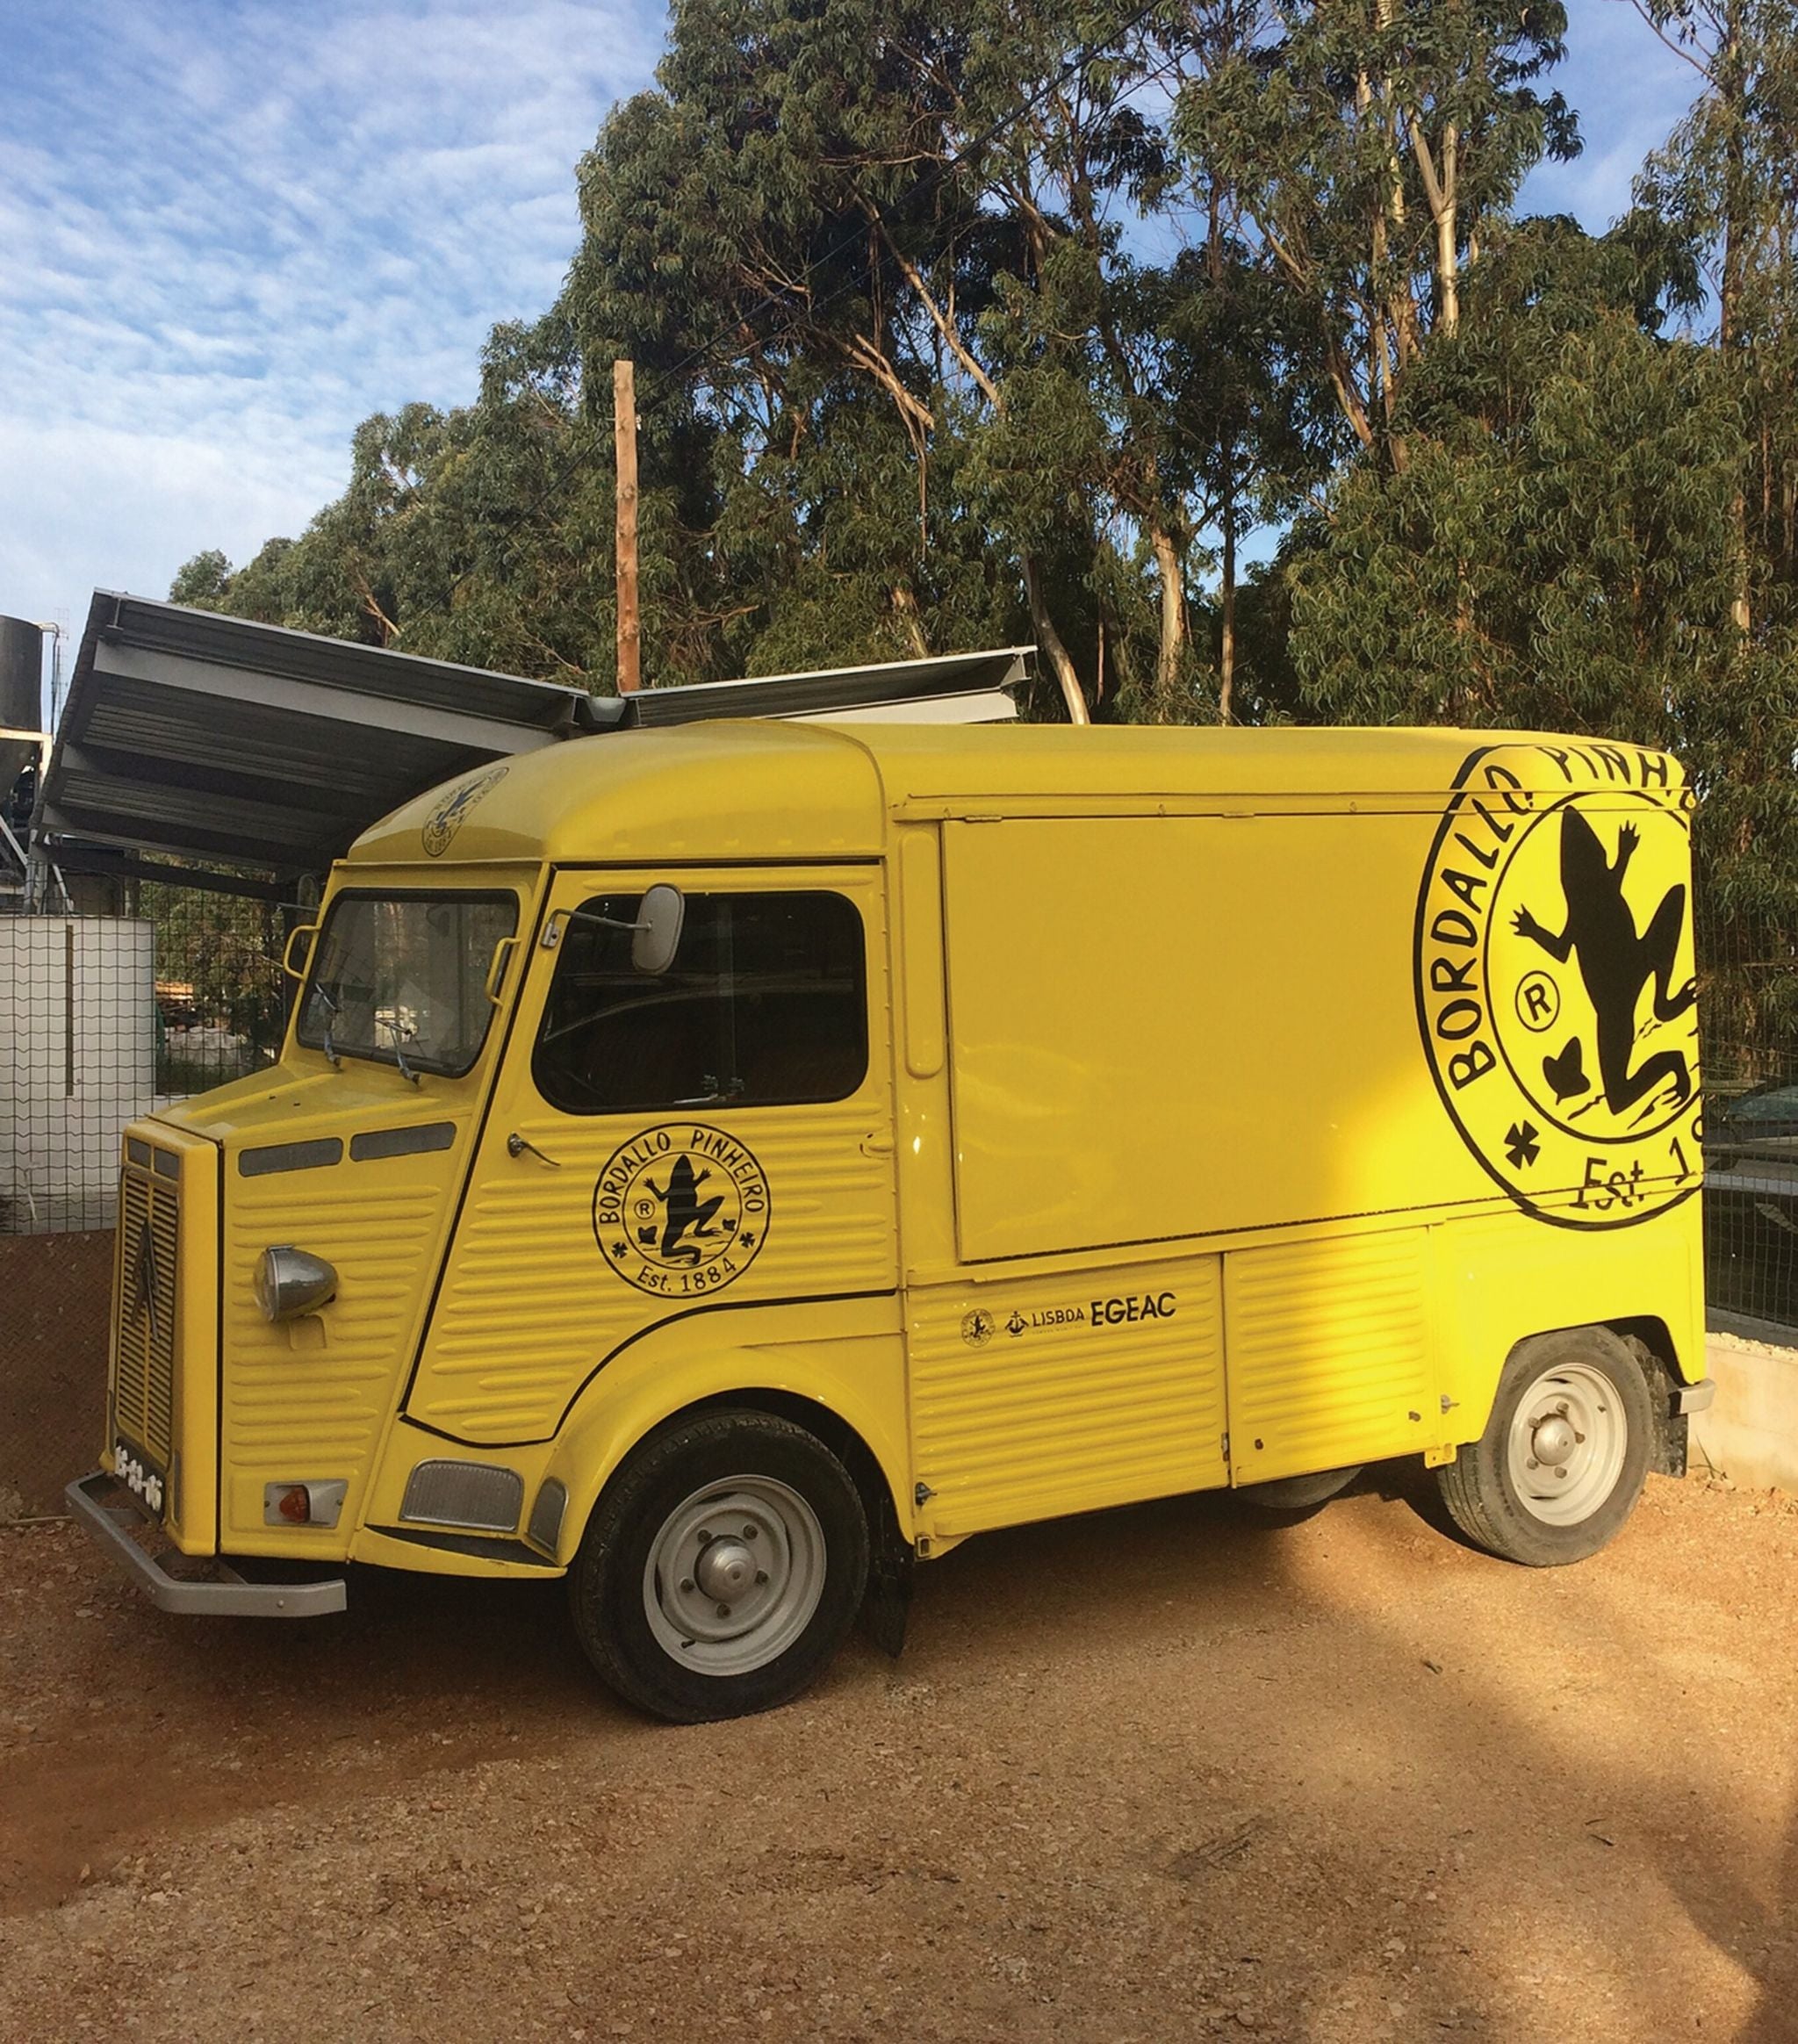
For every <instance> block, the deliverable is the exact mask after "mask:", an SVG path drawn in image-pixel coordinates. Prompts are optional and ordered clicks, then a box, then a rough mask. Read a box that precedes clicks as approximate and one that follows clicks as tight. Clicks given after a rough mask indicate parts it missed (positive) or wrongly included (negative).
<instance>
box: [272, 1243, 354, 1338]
mask: <svg viewBox="0 0 1798 2044" xmlns="http://www.w3.org/2000/svg"><path fill="white" fill-rule="evenodd" d="M336 1292H337V1273H336V1271H335V1270H334V1269H333V1268H332V1266H331V1265H330V1264H329V1263H327V1262H326V1261H325V1259H324V1258H323V1257H322V1256H308V1255H307V1253H306V1250H304V1249H295V1248H294V1247H293V1246H292V1244H291V1242H288V1243H283V1244H281V1245H280V1246H279V1247H277V1248H275V1249H264V1250H263V1253H262V1255H261V1256H258V1257H257V1259H256V1275H255V1293H256V1304H257V1305H258V1306H261V1307H262V1309H263V1313H266V1314H267V1315H268V1317H269V1318H270V1320H271V1321H284V1320H298V1318H299V1316H300V1315H301V1314H302V1313H311V1312H312V1311H313V1309H314V1307H316V1306H323V1305H324V1304H325V1303H326V1302H327V1300H328V1299H333V1298H334V1297H335V1296H336Z"/></svg>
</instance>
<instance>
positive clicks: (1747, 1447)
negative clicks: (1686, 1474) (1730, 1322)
mask: <svg viewBox="0 0 1798 2044" xmlns="http://www.w3.org/2000/svg"><path fill="white" fill-rule="evenodd" d="M1705 1367H1706V1369H1707V1370H1708V1372H1709V1373H1710V1375H1711V1376H1712V1377H1714V1378H1715V1379H1716V1385H1717V1397H1716V1403H1715V1405H1714V1406H1713V1407H1711V1409H1710V1410H1709V1411H1708V1413H1694V1414H1693V1419H1692V1470H1693V1473H1694V1475H1697V1474H1701V1473H1703V1472H1706V1471H1707V1470H1708V1471H1709V1472H1711V1473H1714V1474H1715V1475H1717V1476H1722V1477H1727V1478H1728V1479H1729V1480H1730V1482H1731V1483H1733V1484H1734V1485H1735V1486H1736V1487H1737V1489H1738V1490H1772V1489H1775V1488H1777V1489H1780V1490H1784V1491H1792V1492H1794V1493H1798V1349H1786V1348H1777V1347H1775V1346H1774V1345H1773V1343H1772V1342H1753V1341H1749V1340H1748V1339H1746V1338H1745V1337H1744V1336H1743V1335H1733V1334H1715V1333H1714V1334H1712V1335H1710V1336H1709V1338H1708V1341H1707V1342H1706V1343H1705Z"/></svg>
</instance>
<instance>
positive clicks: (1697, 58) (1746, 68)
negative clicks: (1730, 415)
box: [1637, 0, 1798, 635]
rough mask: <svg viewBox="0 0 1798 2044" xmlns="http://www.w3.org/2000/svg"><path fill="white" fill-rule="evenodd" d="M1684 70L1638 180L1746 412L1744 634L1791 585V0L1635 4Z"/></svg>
mask: <svg viewBox="0 0 1798 2044" xmlns="http://www.w3.org/2000/svg"><path fill="white" fill-rule="evenodd" d="M1638 5H1639V6H1640V9H1641V11H1642V12H1643V14H1644V15H1645V16H1646V17H1647V18H1648V19H1649V20H1650V22H1651V24H1652V25H1654V27H1655V28H1656V29H1657V31H1658V32H1659V33H1660V34H1661V35H1662V37H1663V38H1664V40H1665V41H1666V42H1667V43H1668V44H1669V45H1670V46H1671V47H1672V48H1674V49H1675V50H1677V51H1678V52H1679V54H1680V55H1681V56H1682V57H1684V58H1685V59H1686V61H1687V62H1688V63H1689V64H1690V66H1691V67H1692V69H1693V71H1694V75H1695V82H1696V83H1697V85H1698V90H1697V94H1696V96H1695V97H1694V101H1693V104H1692V106H1691V108H1690V110H1689V112H1687V115H1686V117H1685V119H1683V120H1681V121H1680V122H1679V125H1678V126H1677V127H1676V128H1675V129H1674V131H1673V133H1672V136H1671V137H1670V139H1669V140H1668V142H1667V144H1666V146H1665V148H1662V149H1660V150H1658V151H1657V152H1656V154H1655V155H1653V156H1651V158H1650V160H1649V162H1648V163H1647V164H1646V165H1645V166H1644V168H1643V174H1642V176H1641V177H1640V178H1639V179H1638V180H1637V198H1638V200H1639V202H1640V204H1641V205H1643V208H1644V209H1646V210H1649V211H1651V212H1653V213H1655V214H1656V215H1658V217H1660V218H1661V219H1663V220H1665V221H1666V222H1668V223H1669V224H1670V225H1671V226H1672V228H1673V229H1674V230H1675V231H1676V232H1677V233H1679V234H1681V235H1683V236H1684V237H1685V239H1686V241H1687V244H1688V245H1689V246H1690V247H1691V248H1693V249H1694V251H1695V252H1696V254H1697V255H1698V257H1699V259H1700V261H1701V263H1702V265H1703V269H1704V273H1705V277H1706V280H1707V282H1708V286H1709V290H1710V294H1711V305H1712V306H1713V307H1714V310H1715V328H1714V332H1713V338H1714V339H1715V343H1716V345H1717V347H1718V349H1720V350H1721V352H1722V356H1723V357H1724V359H1725V360H1726V362H1727V363H1729V365H1730V371H1731V373H1732V374H1733V375H1734V377H1735V378H1737V383H1738V385H1739V388H1740V392H1741V396H1742V400H1743V403H1744V407H1745V408H1746V412H1747V420H1746V437H1747V442H1748V447H1749V455H1750V459H1749V467H1748V472H1747V473H1746V474H1745V475H1744V487H1743V492H1742V495H1741V499H1740V501H1739V502H1738V504H1737V546H1738V551H1739V557H1740V558H1739V571H1738V587H1737V594H1736V600H1735V605H1734V611H1733V619H1734V623H1735V625H1736V628H1737V630H1738V631H1740V632H1742V633H1743V634H1744V635H1746V634H1748V633H1749V632H1750V631H1751V630H1752V628H1753V625H1754V623H1755V619H1756V614H1757V612H1758V611H1761V610H1764V609H1765V608H1766V606H1768V605H1769V604H1772V605H1773V608H1774V612H1775V614H1776V615H1778V616H1779V617H1780V618H1783V617H1785V616H1787V615H1788V614H1789V611H1790V608H1791V599H1792V593H1793V590H1794V586H1798V181H1794V176H1793V168H1792V167H1793V163H1794V160H1798V16H1794V12H1793V10H1792V8H1791V6H1790V4H1789V0H1638Z"/></svg>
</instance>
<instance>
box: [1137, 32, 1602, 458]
mask: <svg viewBox="0 0 1798 2044" xmlns="http://www.w3.org/2000/svg"><path fill="white" fill-rule="evenodd" d="M1565 27H1566V15H1565V11H1564V8H1563V7H1562V6H1560V5H1559V4H1557V0H1546V4H1543V5H1532V6H1529V7H1526V8H1519V7H1516V6H1507V5H1505V4H1502V0H1461V4H1456V5H1454V6H1442V5H1439V4H1432V0H1329V4H1323V0H1270V4H1269V5H1267V6H1266V7H1265V8H1260V7H1253V6H1248V5H1245V4H1242V0H1190V16H1189V25H1188V28H1187V30H1186V32H1185V35H1184V39H1183V40H1184V47H1185V48H1186V50H1187V51H1188V52H1189V53H1190V72H1189V75H1188V76H1186V78H1185V79H1184V82H1183V86H1182V89H1181V92H1180V97H1179V105H1178V110H1177V114H1176V120H1175V124H1174V133H1175V135H1176V140H1177V141H1178V143H1179V146H1180V148H1181V151H1182V154H1183V157H1184V159H1185V161H1186V162H1187V163H1188V165H1189V166H1190V169H1191V171H1192V174H1193V175H1194V176H1195V177H1196V178H1197V179H1199V180H1201V181H1203V182H1205V183H1208V184H1215V185H1219V186H1221V187H1223V188H1224V189H1226V190H1227V191H1230V192H1232V193H1233V195H1234V197H1235V200H1236V203H1237V205H1239V206H1240V209H1241V217H1242V219H1243V220H1244V221H1245V222H1246V223H1247V224H1248V229H1249V231H1250V232H1251V234H1252V235H1253V237H1254V239H1255V242H1256V244H1257V245H1258V246H1259V247H1260V248H1263V249H1264V250H1265V251H1266V252H1267V254H1268V255H1269V258H1270V260H1271V261H1272V263H1273V264H1274V265H1275V266H1276V268H1277V271H1278V274H1279V275H1280V276H1281V277H1283V279H1284V282H1285V284H1286V286H1287V288H1288V289H1289V290H1290V291H1291V292H1292V293H1293V294H1294V296H1295V298H1296V299H1297V300H1298V303H1299V304H1300V305H1301V306H1303V308H1304V309H1305V313H1306V316H1307V317H1308V318H1309V320H1311V322H1312V325H1313V332H1314V334H1315V336H1316V342H1317V345H1318V348H1319V349H1320V353H1321V357H1322V362H1323V367H1324V371H1325V374H1326V376H1327V379H1328V383H1329V385H1330V388H1331V389H1332V391H1333V392H1334V397H1335V400H1336V402H1337V404H1338V405H1339V406H1340V407H1341V413H1342V416H1343V418H1344V420H1345V421H1347V423H1348V425H1349V428H1350V429H1351V431H1352V432H1353V434H1354V435H1355V437H1356V440H1357V441H1358V442H1359V443H1360V444H1361V445H1362V446H1363V448H1367V449H1370V450H1372V449H1377V450H1380V451H1381V452H1382V454H1383V455H1384V457H1386V458H1387V459H1389V461H1390V462H1391V464H1392V465H1393V466H1395V467H1399V466H1402V465H1403V463H1404V460H1405V458H1406V446H1405V441H1404V437H1403V435H1402V434H1400V433H1399V430H1398V428H1397V421H1398V417H1399V407H1400V403H1401V400H1402V398H1403V394H1404V390H1405V385H1406V380H1407V378H1409V376H1410V375H1411V374H1412V373H1413V370H1414V368H1415V365H1416V363H1418V361H1419V359H1420V356H1421V355H1422V353H1423V351H1424V349H1425V347H1426V346H1427V344H1428V341H1429V340H1430V339H1431V337H1432V336H1434V335H1444V336H1448V335H1454V334H1455V333H1456V331H1457V329H1458V328H1459V326H1460V324H1461V318H1462V307H1463V301H1464V295H1465V290H1464V272H1465V270H1466V267H1467V265H1468V264H1469V263H1471V261H1472V260H1473V259H1474V258H1475V257H1476V256H1477V255H1478V249H1479V248H1480V246H1481V242H1482V240H1483V239H1484V238H1489V236H1490V233H1491V230H1492V226H1493V225H1494V224H1495V223H1496V222H1498V221H1499V220H1502V219H1503V218H1504V217H1505V214H1506V212H1507V209H1508V207H1509V205H1510V203H1511V200H1512V199H1513V198H1514V196H1515V194H1516V191H1517V188H1518V186H1519V185H1520V184H1521V182H1522V180H1523V177H1524V176H1525V175H1526V173H1527V172H1528V170H1529V169H1530V168H1531V167H1532V166H1533V165H1534V164H1535V162H1538V161H1540V160H1541V158H1542V157H1543V155H1545V154H1546V155H1552V156H1555V157H1557V158H1566V157H1568V156H1571V155H1573V154H1575V153H1576V152H1577V150H1578V148H1579V136H1578V129H1577V125H1576V122H1575V119H1574V116H1573V113H1572V112H1571V109H1570V108H1569V107H1568V105H1567V104H1566V102H1565V100H1564V98H1563V97H1562V96H1561V95H1560V94H1559V93H1558V92H1552V91H1544V90H1540V89H1539V86H1538V81H1539V80H1541V79H1542V78H1543V76H1544V75H1545V74H1546V73H1547V72H1548V71H1549V70H1550V68H1552V67H1553V66H1554V65H1555V64H1556V63H1557V62H1558V61H1560V58H1561V56H1562V54H1564V43H1563V38H1564V33H1565Z"/></svg>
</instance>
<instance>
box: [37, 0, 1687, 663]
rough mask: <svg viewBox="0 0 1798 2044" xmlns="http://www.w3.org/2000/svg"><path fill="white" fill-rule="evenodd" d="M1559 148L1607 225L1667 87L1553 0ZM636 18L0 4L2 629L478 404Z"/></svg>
mask: <svg viewBox="0 0 1798 2044" xmlns="http://www.w3.org/2000/svg"><path fill="white" fill-rule="evenodd" d="M1570 13H1571V32H1570V47H1571V54H1570V60H1569V61H1568V63H1567V64H1566V65H1565V66H1564V68H1563V69H1562V71H1561V73H1560V74H1559V76H1558V79H1557V83H1559V84H1560V85H1561V87H1562V89H1563V90H1564V91H1566V92H1567V94H1568V96H1569V97H1570V98H1571V100H1572V101H1573V103H1574V104H1576V105H1577V106H1578V107H1579V112H1580V116H1581V122H1582V126H1583V128H1584V132H1585V134H1586V153H1585V155H1583V156H1582V157H1581V158H1580V159H1579V161H1578V162H1574V163H1572V164H1570V165H1564V166H1562V165H1546V166H1544V167H1543V169H1540V170H1538V171H1537V172H1536V173H1535V175H1534V176H1532V178H1531V180H1530V183H1529V184H1528V188H1527V189H1526V191H1525V195H1524V198H1525V204H1526V206H1527V207H1528V209H1530V210H1537V211H1556V212H1572V213H1574V214H1576V215H1578V217H1579V219H1580V220H1583V221H1584V222H1585V223H1586V225H1587V226H1588V227H1600V228H1601V227H1605V226H1606V225H1607V224H1608V222H1609V220H1611V219H1612V218H1613V217H1614V216H1615V214H1616V213H1617V212H1619V211H1620V210H1622V207H1623V206H1624V205H1626V204H1627V203H1628V198H1629V181H1630V178H1631V176H1633V175H1634V173H1635V170H1636V167H1637V165H1638V164H1639V163H1640V162H1641V160H1642V157H1643V155H1644V154H1645V153H1646V151H1647V150H1648V149H1650V148H1652V147H1653V146H1655V145H1656V144H1657V143H1658V142H1659V141H1660V140H1662V139H1663V138H1664V137H1665V133H1667V131H1668V129H1669V128H1670V127H1671V126H1672V123H1673V122H1674V121H1675V120H1676V119H1678V117H1679V113H1680V112H1681V111H1682V110H1683V108H1684V106H1685V105H1686V104H1687V99H1688V97H1689V96H1690V93H1691V90H1692V86H1693V83H1694V81H1693V76H1692V73H1691V72H1690V71H1689V70H1688V69H1687V68H1686V66H1685V65H1684V64H1682V63H1681V62H1680V61H1679V59H1677V58H1676V57H1674V56H1672V54H1669V53H1668V52H1666V51H1665V49H1663V48H1662V47H1661V46H1660V45H1659V43H1658V42H1657V41H1656V40H1655V39H1654V37H1653V36H1652V35H1651V32H1649V30H1648V29H1647V27H1646V26H1645V25H1643V22H1642V20H1641V19H1640V18H1639V17H1638V16H1637V14H1636V11H1635V9H1634V7H1633V6H1632V5H1631V4H1629V0H1571V4H1570ZM664 26H665V13H664V11H663V9H662V8H661V7H660V6H659V5H657V4H652V0H505V4H495V0H0V611H5V612H10V613H12V614H13V615H22V616H25V617H35V618H40V619H41V618H48V617H52V616H55V615H59V614H60V615H61V616H62V617H63V618H65V619H66V620H67V621H68V623H71V624H72V625H73V626H74V627H75V629H76V630H79V628H80V625H81V622H82V620H83V617H84V616H85V615H86V610H87V603H88V597H89V594H90V591H91V590H92V589H94V588H95V587H106V588H119V589H130V590H132V591H134V592H135V593H137V594H143V595H153V596H160V595H162V594H164V593H165V592H166V590H167V588H168V586H169V579H170V577H171V576H172V575H173V574H174V572H175V571H176V568H177V567H178V566H179V565H181V563H182V562H183V561H184V560H185V559H187V558H189V557H190V556H191V555H192V554H194V553H196V552H198V551H200V550H201V549H202V548H204V547H208V546H218V547H221V548H223V549H224V551H226V553H227V555H228V556H229V557H230V558H232V560H234V561H235V562H241V561H243V560H244V559H246V558H248V556H249V555H250V554H251V553H253V552H254V551H255V549H256V547H257V546H258V545H259V544H260V543H262V541H263V540H264V539H265V538H268V537H269V536H271V535H272V534H275V533H293V532H298V530H299V529H301V527H303V526H304V525H305V523H306V520H307V519H308V517H310V515H312V513H313V512H314V511H315V510H317V509H318V508H319V507H320V505H321V504H323V503H325V502H326V501H327V500H328V499H330V498H331V497H333V496H334V495H336V494H337V493H338V492H339V491H340V490H341V489H342V486H343V484H344V481H345V480H346V479H347V475H348V468H349V435H350V433H351V431H352V430H353V429H354V428H355V427H356V424H357V422H358V421H360V420H362V419H363V418H365V417H367V416H368V414H370V413H371V412H377V411H385V410H391V409H392V408H393V407H397V406H399V405H400V404H403V403H405V402H406V401H407V400H408V399H425V400H428V401H429V402H432V403H436V404H441V405H449V404H455V403H458V402H461V401H464V400H465V399H468V398H470V397H471V395H472V394H473V392H474V387H475V376H476V363H477V356H478V350H479V347H480V343H481V342H482V340H483V338H484V337H485V334H486V331H487V329H488V327H490V326H492V325H493V322H494V321H495V320H505V319H513V318H521V317H523V318H528V317H530V316H532V315H534V314H535V313H538V312H540V311H542V310H543V308H544V307H545V306H547V305H548V304H549V303H550V299H552V298H553V297H554V295H555V293H556V291H557V287H558V285H559V284H560V282H561V278H562V275H563V272H564V270H565V268H566V265H567V262H568V259H569V257H570V255H572V252H573V248H574V244H575V239H576V234H577V231H578V223H577V215H576V210H575V201H574V187H573V169H574V164H575V161H576V159H577V158H578V157H579V155H580V153H581V151H582V150H583V149H584V148H586V147H587V146H588V145H589V144H590V143H591V141H592V140H593V136H594V133H596V131H597V129H598V127H599V125H600V123H601V119H603V118H604V116H605V113H606V111H607V109H608V107H609V106H610V105H611V104H612V103H613V102H614V101H615V99H617V98H619V97H622V96H624V95H627V94H629V93H630V92H633V91H636V90H640V89H641V88H642V87H643V86H644V85H645V84H646V83H649V80H650V75H651V69H652V68H653V66H654V64H655V61H656V59H657V56H658V54H659V50H660V47H661V41H662V36H663V32H664Z"/></svg>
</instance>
